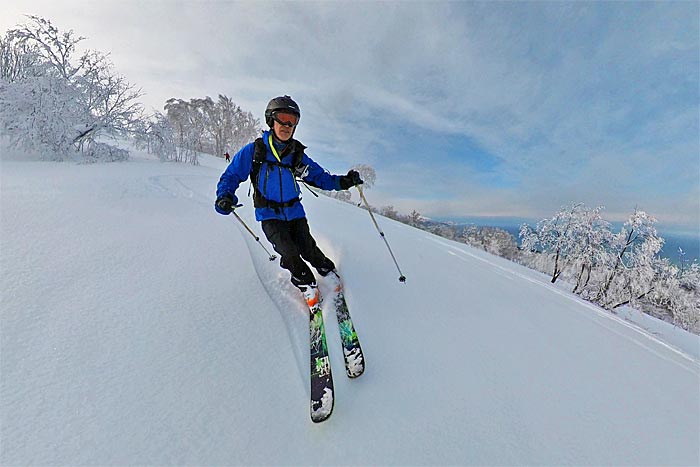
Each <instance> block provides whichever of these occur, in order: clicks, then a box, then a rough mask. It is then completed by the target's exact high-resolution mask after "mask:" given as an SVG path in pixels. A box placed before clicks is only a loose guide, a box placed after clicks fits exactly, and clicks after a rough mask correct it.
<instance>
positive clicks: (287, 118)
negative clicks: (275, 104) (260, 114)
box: [272, 112, 299, 141]
mask: <svg viewBox="0 0 700 467" xmlns="http://www.w3.org/2000/svg"><path fill="white" fill-rule="evenodd" d="M272 119H273V120H274V123H273V127H272V129H273V130H274V132H275V135H276V136H277V138H278V139H279V140H280V141H289V139H290V138H291V137H292V135H293V134H294V128H296V126H297V123H299V119H298V118H297V116H296V115H293V114H288V113H282V112H280V113H277V114H275V115H273V116H272Z"/></svg>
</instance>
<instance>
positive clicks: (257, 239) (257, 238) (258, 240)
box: [231, 210, 277, 261]
mask: <svg viewBox="0 0 700 467" xmlns="http://www.w3.org/2000/svg"><path fill="white" fill-rule="evenodd" d="M231 212H233V215H234V216H236V219H238V220H239V221H240V223H241V224H243V227H245V229H246V230H247V231H248V233H249V234H251V235H252V236H253V238H254V239H255V241H256V242H258V245H260V246H261V247H262V249H263V250H265V253H267V256H269V257H270V258H269V259H270V261H274V260H276V259H277V256H276V255H272V254H270V252H269V251H267V248H265V245H263V244H262V243H260V237H258V236H257V235H255V232H253V231H252V230H250V227H248V224H246V223H245V221H244V220H243V219H241V216H239V215H238V214H236V211H235V210H234V211H231Z"/></svg>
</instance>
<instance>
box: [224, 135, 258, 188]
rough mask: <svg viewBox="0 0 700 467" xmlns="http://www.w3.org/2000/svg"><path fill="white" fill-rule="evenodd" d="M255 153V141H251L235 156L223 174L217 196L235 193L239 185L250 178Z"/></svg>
mask: <svg viewBox="0 0 700 467" xmlns="http://www.w3.org/2000/svg"><path fill="white" fill-rule="evenodd" d="M254 153H255V143H250V144H248V145H246V146H244V147H243V148H241V150H240V151H238V152H237V153H236V155H235V156H233V159H232V160H231V163H230V164H229V165H228V167H226V170H225V171H224V173H223V174H221V178H220V179H219V184H218V185H217V186H216V197H217V198H218V197H219V196H221V195H223V194H226V193H229V194H231V195H234V194H235V193H236V190H237V189H238V186H239V185H240V184H241V183H243V182H244V181H246V180H247V179H248V176H250V171H251V170H252V169H253V154H254Z"/></svg>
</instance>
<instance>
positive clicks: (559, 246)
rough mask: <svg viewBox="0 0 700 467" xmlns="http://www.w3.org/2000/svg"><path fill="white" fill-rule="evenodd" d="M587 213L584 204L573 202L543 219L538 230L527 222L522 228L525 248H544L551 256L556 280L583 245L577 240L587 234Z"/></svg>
mask: <svg viewBox="0 0 700 467" xmlns="http://www.w3.org/2000/svg"><path fill="white" fill-rule="evenodd" d="M586 216H587V210H586V208H585V206H584V205H583V204H573V205H570V206H566V207H563V208H562V209H561V210H560V211H559V212H558V213H557V214H555V215H554V217H552V218H551V219H544V220H542V221H540V222H539V223H538V224H537V228H536V229H535V230H533V229H531V228H529V227H528V226H526V225H524V226H522V227H521V231H520V235H521V238H522V243H523V248H525V249H526V250H531V251H534V250H541V252H542V253H544V254H545V255H547V256H548V257H549V258H551V261H552V264H553V265H552V272H551V276H552V279H551V282H552V283H554V282H556V281H557V279H558V278H559V276H561V274H562V273H563V272H564V270H565V269H566V267H567V266H569V264H570V263H571V262H572V258H575V257H576V255H577V249H578V248H579V246H578V245H577V242H579V241H580V238H581V237H584V236H585V235H586V233H585V230H586V225H585V224H586V222H585V220H584V219H585V218H586Z"/></svg>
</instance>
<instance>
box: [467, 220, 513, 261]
mask: <svg viewBox="0 0 700 467" xmlns="http://www.w3.org/2000/svg"><path fill="white" fill-rule="evenodd" d="M459 240H460V241H462V242H463V243H466V244H468V245H472V246H475V247H477V248H481V249H482V250H485V251H488V252H489V253H491V254H493V255H497V256H501V257H503V258H508V259H511V260H513V259H516V258H517V257H518V244H517V241H516V240H515V237H513V236H512V235H511V234H510V233H508V232H506V231H505V230H503V229H499V228H497V227H480V226H476V225H470V226H469V227H467V228H466V229H464V231H463V232H462V235H461V236H460V238H459Z"/></svg>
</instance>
